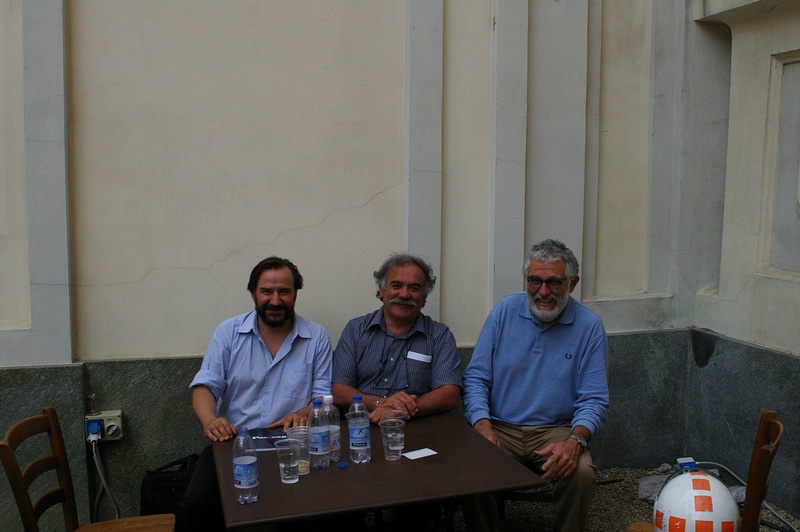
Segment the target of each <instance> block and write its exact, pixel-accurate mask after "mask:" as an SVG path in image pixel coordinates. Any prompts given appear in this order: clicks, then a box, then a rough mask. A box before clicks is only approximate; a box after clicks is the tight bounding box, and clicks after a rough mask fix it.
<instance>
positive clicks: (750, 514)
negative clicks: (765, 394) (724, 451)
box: [626, 410, 783, 532]
mask: <svg viewBox="0 0 800 532" xmlns="http://www.w3.org/2000/svg"><path fill="white" fill-rule="evenodd" d="M782 437H783V423H781V422H780V421H778V413H777V412H775V411H772V410H769V411H766V412H763V413H762V414H761V421H760V422H759V423H758V432H757V433H756V441H755V443H754V444H753V454H752V455H751V457H750V469H749V470H748V472H747V487H746V488H745V494H744V509H743V510H742V521H741V526H740V527H739V530H740V532H757V531H758V529H759V526H760V524H761V504H762V503H763V502H764V497H766V494H767V486H768V485H769V477H770V468H771V467H772V460H773V458H775V453H776V452H777V451H778V444H779V443H780V442H781V438H782ZM654 530H655V526H654V525H653V523H647V522H638V523H633V524H632V525H630V526H629V527H628V528H627V530H626V532H653V531H654Z"/></svg>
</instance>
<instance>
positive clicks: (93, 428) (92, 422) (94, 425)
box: [86, 419, 104, 441]
mask: <svg viewBox="0 0 800 532" xmlns="http://www.w3.org/2000/svg"><path fill="white" fill-rule="evenodd" d="M103 428H104V427H103V420H102V419H87V420H86V441H91V440H89V436H92V435H97V436H98V437H99V438H102V437H103ZM99 438H98V439H99Z"/></svg>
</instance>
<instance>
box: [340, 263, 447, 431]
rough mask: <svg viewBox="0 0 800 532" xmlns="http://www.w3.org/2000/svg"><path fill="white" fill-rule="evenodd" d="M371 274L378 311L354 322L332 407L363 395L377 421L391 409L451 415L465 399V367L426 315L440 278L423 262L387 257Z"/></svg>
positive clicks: (344, 338)
mask: <svg viewBox="0 0 800 532" xmlns="http://www.w3.org/2000/svg"><path fill="white" fill-rule="evenodd" d="M373 276H374V277H375V281H376V283H377V285H378V291H377V293H376V297H377V298H378V299H380V300H381V301H382V302H383V306H382V307H381V308H379V309H378V310H376V311H374V312H371V313H369V314H366V315H364V316H361V317H359V318H355V319H353V320H350V322H349V323H348V324H347V325H346V326H345V328H344V330H343V331H342V335H341V338H340V339H339V343H338V345H337V346H336V351H335V352H334V355H333V360H334V362H333V378H332V388H333V398H334V403H335V404H336V405H337V406H339V407H341V408H347V407H349V406H350V405H351V404H352V402H353V396H354V395H361V396H362V397H363V398H364V404H365V405H366V407H367V409H368V410H369V411H370V420H371V421H372V422H373V423H377V422H378V421H380V418H381V415H382V414H383V413H384V412H386V411H387V410H403V411H405V412H406V418H407V419H411V418H414V417H415V416H424V415H428V414H435V413H438V412H443V411H446V410H452V409H453V408H455V407H456V406H458V404H459V398H460V397H461V364H460V359H459V357H458V353H457V352H456V341H455V338H454V337H453V333H451V332H450V329H449V328H448V327H447V326H445V325H442V324H441V323H438V322H436V321H434V320H432V319H431V318H430V317H428V316H425V315H423V314H422V307H424V306H425V300H426V298H427V296H428V294H429V293H430V291H431V290H433V287H434V284H435V283H436V278H435V277H434V276H433V272H432V270H431V267H430V266H429V265H428V264H427V263H426V262H425V261H424V260H422V259H421V258H419V257H415V256H413V255H409V254H405V253H397V254H393V255H391V256H389V258H388V259H386V260H385V261H384V263H383V264H382V265H381V267H380V268H379V269H378V271H376V272H375V273H374V274H373Z"/></svg>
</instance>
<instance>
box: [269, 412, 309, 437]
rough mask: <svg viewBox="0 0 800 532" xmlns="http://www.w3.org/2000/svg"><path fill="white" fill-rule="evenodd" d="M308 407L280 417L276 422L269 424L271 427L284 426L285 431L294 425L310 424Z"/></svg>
mask: <svg viewBox="0 0 800 532" xmlns="http://www.w3.org/2000/svg"><path fill="white" fill-rule="evenodd" d="M307 410H308V409H307V408H304V409H302V410H298V411H297V412H292V413H291V414H289V415H288V416H286V417H285V418H283V419H279V420H278V421H276V422H275V423H273V424H272V425H270V426H269V428H271V429H275V428H278V427H283V430H284V432H285V431H286V429H290V428H292V427H303V426H306V425H308V411H307Z"/></svg>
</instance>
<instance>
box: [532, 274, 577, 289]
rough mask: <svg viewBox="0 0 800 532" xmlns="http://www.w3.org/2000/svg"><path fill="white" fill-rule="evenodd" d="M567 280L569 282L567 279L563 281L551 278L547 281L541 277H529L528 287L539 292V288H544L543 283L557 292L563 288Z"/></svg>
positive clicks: (564, 278)
mask: <svg viewBox="0 0 800 532" xmlns="http://www.w3.org/2000/svg"><path fill="white" fill-rule="evenodd" d="M566 280H567V278H566V277H563V278H561V279H559V278H558V277H551V278H549V279H546V280H545V279H540V278H539V277H535V276H531V277H528V286H529V287H531V288H532V289H534V290H538V289H539V288H541V287H542V283H544V284H546V285H547V288H549V289H550V291H555V290H558V289H559V288H561V285H562V284H564V281H566Z"/></svg>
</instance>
